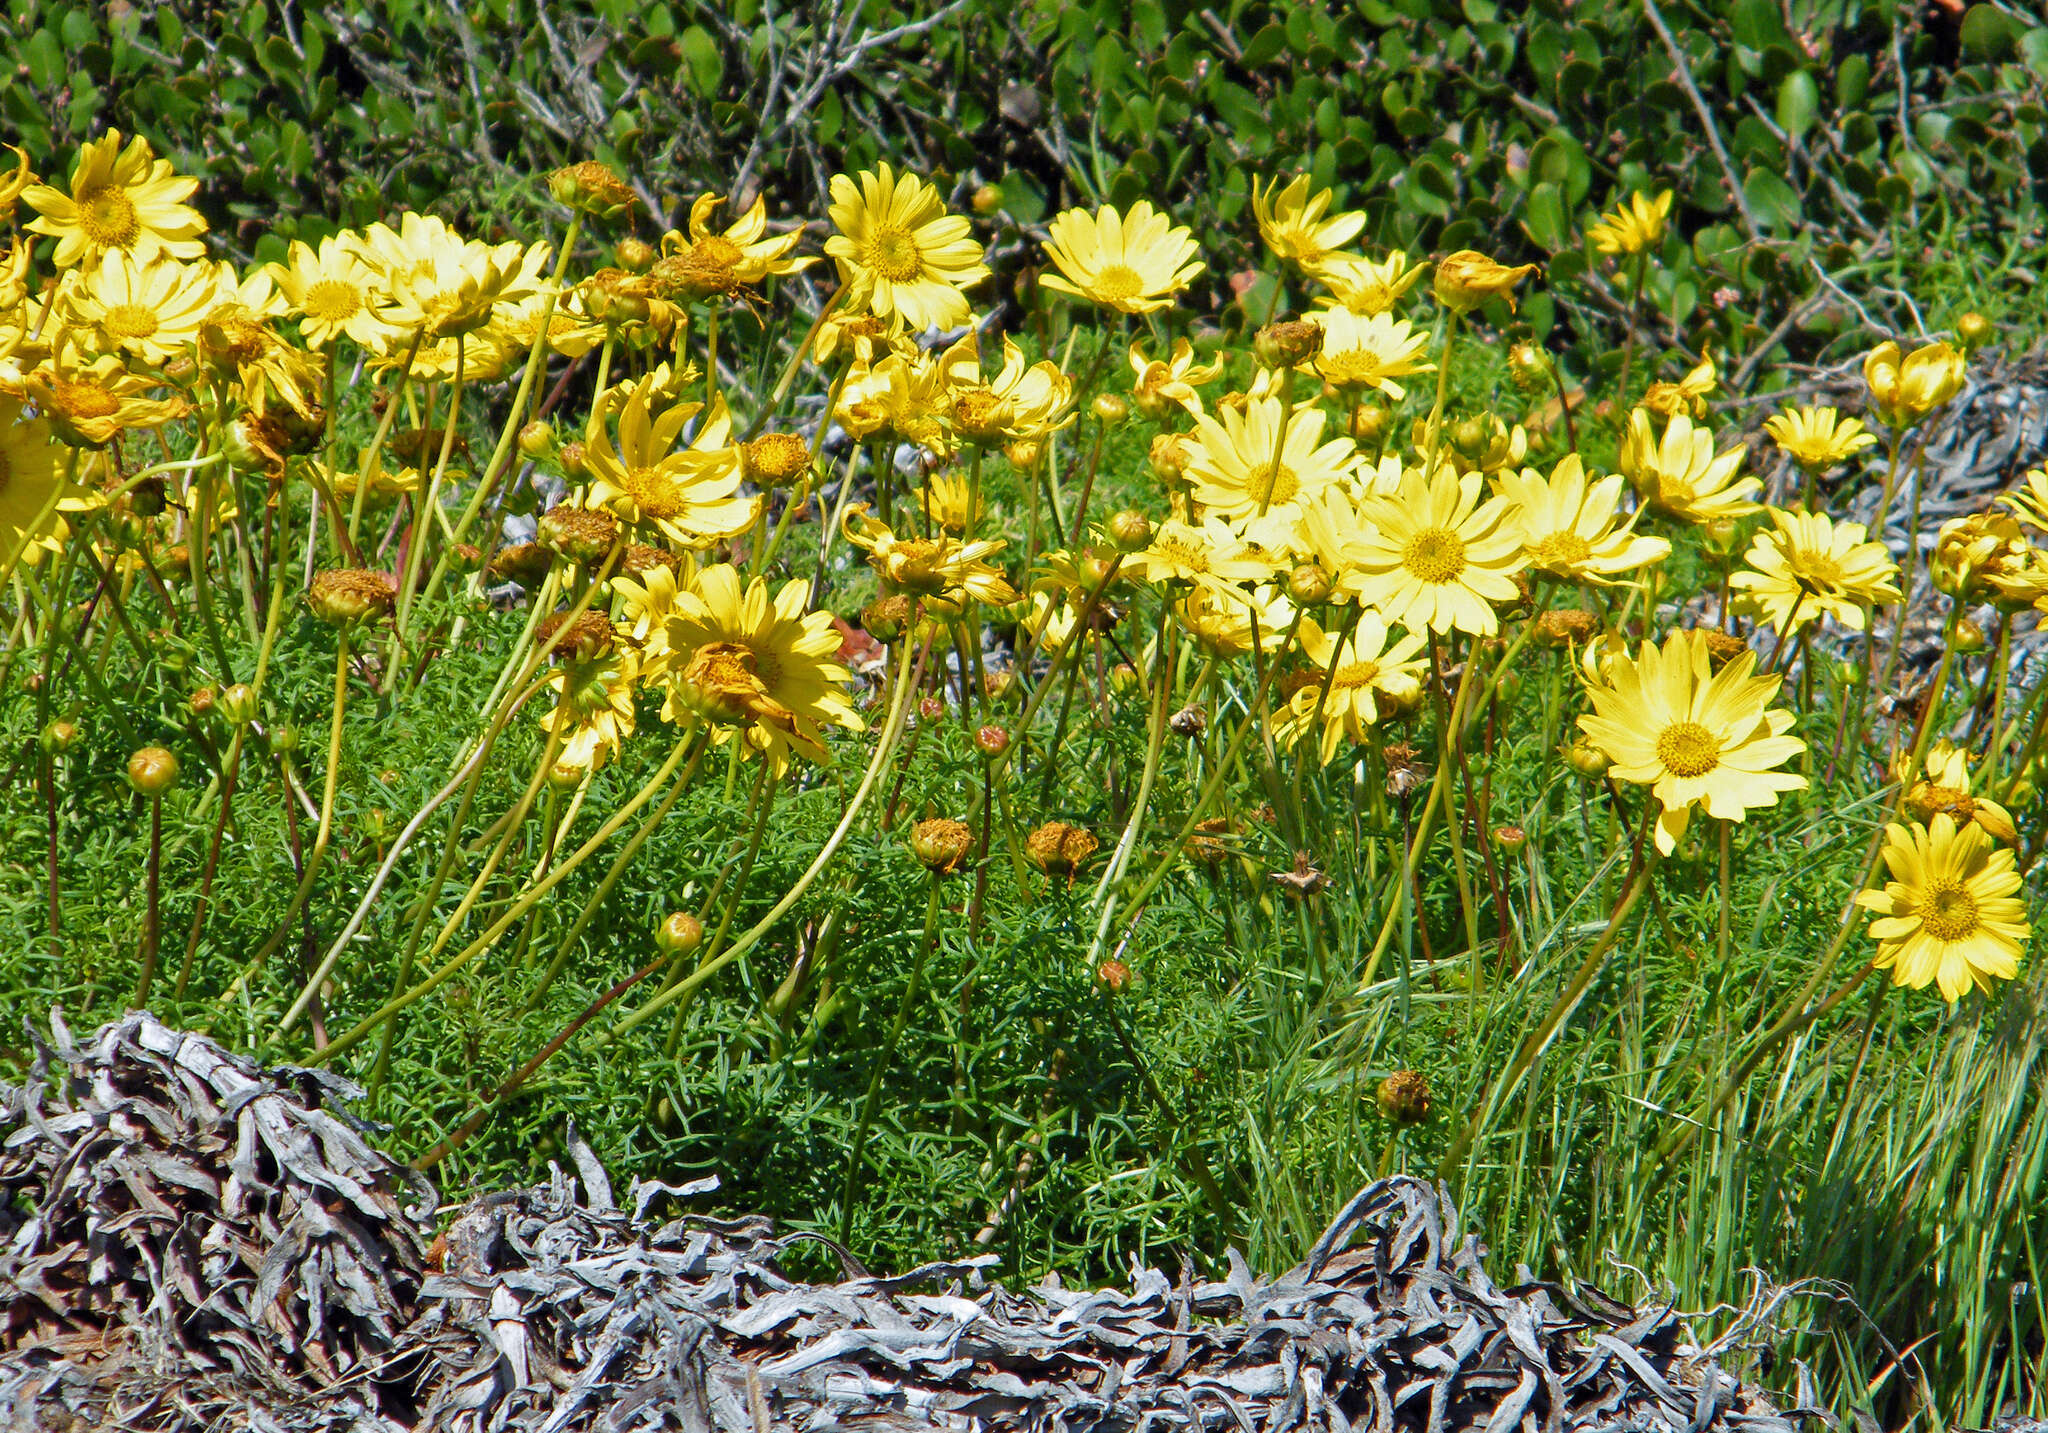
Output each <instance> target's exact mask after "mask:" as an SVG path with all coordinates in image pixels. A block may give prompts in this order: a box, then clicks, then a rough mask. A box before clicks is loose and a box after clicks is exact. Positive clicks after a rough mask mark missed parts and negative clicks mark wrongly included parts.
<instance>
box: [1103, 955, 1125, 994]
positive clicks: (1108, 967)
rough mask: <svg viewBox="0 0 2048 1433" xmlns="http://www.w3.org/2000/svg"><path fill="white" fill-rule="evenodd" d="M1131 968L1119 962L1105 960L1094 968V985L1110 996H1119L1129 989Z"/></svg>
mask: <svg viewBox="0 0 2048 1433" xmlns="http://www.w3.org/2000/svg"><path fill="white" fill-rule="evenodd" d="M1131 980H1132V976H1131V968H1130V967H1129V966H1128V965H1125V964H1124V963H1123V962H1122V961H1121V960H1116V959H1110V960H1105V961H1103V962H1102V964H1100V965H1098V966H1096V967H1095V983H1096V984H1097V985H1100V986H1101V987H1102V988H1103V989H1104V990H1106V991H1108V992H1109V993H1110V994H1111V995H1121V994H1123V993H1124V992H1125V991H1126V990H1129V989H1130V988H1131Z"/></svg>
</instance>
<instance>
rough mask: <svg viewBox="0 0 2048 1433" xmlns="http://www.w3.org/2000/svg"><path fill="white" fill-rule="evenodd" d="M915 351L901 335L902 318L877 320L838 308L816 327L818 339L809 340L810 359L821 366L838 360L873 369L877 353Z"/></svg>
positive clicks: (870, 315)
mask: <svg viewBox="0 0 2048 1433" xmlns="http://www.w3.org/2000/svg"><path fill="white" fill-rule="evenodd" d="M915 347H916V345H915V344H914V343H912V342H911V341H910V340H909V339H908V338H907V337H906V336H905V335H904V332H903V320H902V319H901V318H895V317H891V318H887V319H884V318H877V317H876V316H875V315H874V314H871V313H869V312H867V311H866V310H865V309H862V310H859V311H855V310H852V309H848V308H845V307H841V308H837V309H834V310H833V311H832V312H831V313H829V314H827V315H825V318H824V321H823V322H821V323H820V324H819V325H818V335H817V337H816V338H814V339H812V340H811V357H813V358H814V359H816V360H817V361H818V362H819V363H821V364H822V363H829V362H832V361H834V360H837V361H839V362H841V363H845V362H853V363H865V364H870V365H872V364H873V363H874V361H875V356H876V354H878V353H890V352H903V351H904V350H906V349H914V348H915Z"/></svg>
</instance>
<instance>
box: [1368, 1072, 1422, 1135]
mask: <svg viewBox="0 0 2048 1433" xmlns="http://www.w3.org/2000/svg"><path fill="white" fill-rule="evenodd" d="M1378 1098H1379V1107H1380V1113H1381V1114H1383V1115H1385V1116H1386V1117H1387V1118H1388V1119H1390V1120H1392V1121H1394V1122H1395V1123H1396V1124H1404V1125H1419V1124H1421V1123H1422V1122H1423V1121H1424V1120H1426V1119H1428V1118H1429V1080H1428V1078H1427V1077H1426V1076H1424V1075H1423V1074H1422V1072H1421V1071H1419V1070H1396V1071H1394V1073H1393V1074H1391V1075H1389V1076H1387V1077H1386V1078H1385V1079H1384V1080H1381V1081H1380V1089H1379V1096H1378Z"/></svg>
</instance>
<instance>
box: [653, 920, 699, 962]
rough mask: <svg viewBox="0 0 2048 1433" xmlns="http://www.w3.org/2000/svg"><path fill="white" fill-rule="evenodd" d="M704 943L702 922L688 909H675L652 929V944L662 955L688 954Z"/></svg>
mask: <svg viewBox="0 0 2048 1433" xmlns="http://www.w3.org/2000/svg"><path fill="white" fill-rule="evenodd" d="M703 943H704V922H702V921H700V920H698V919H697V918H696V917H695V916H693V915H691V914H690V913H689V912H688V911H676V912H675V913H674V914H672V915H670V916H669V918H668V919H667V920H664V921H663V922H662V923H661V924H660V925H659V926H657V927H655V930H654V944H655V946H656V947H657V948H658V949H659V950H660V951H661V952H662V954H664V955H688V954H690V953H691V952H692V951H694V950H695V949H696V948H697V947H698V946H700V945H702V944H703Z"/></svg>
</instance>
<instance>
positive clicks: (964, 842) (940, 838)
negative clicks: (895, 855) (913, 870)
mask: <svg viewBox="0 0 2048 1433" xmlns="http://www.w3.org/2000/svg"><path fill="white" fill-rule="evenodd" d="M973 849H974V832H973V831H971V830H969V829H968V827H967V823H966V822H964V821H953V820H949V819H947V818H946V817H943V816H938V817H934V818H932V819H931V820H929V821H920V822H918V823H917V824H916V825H915V826H913V827H911V828H910V853H911V854H912V855H913V856H915V857H917V859H918V860H919V861H920V862H922V863H923V865H924V868H925V869H926V870H927V871H930V872H931V873H932V874H933V875H935V876H950V875H952V874H953V872H954V871H956V870H958V869H959V868H960V863H961V862H962V861H964V860H966V859H967V853H968V852H969V851H971V850H973Z"/></svg>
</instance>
